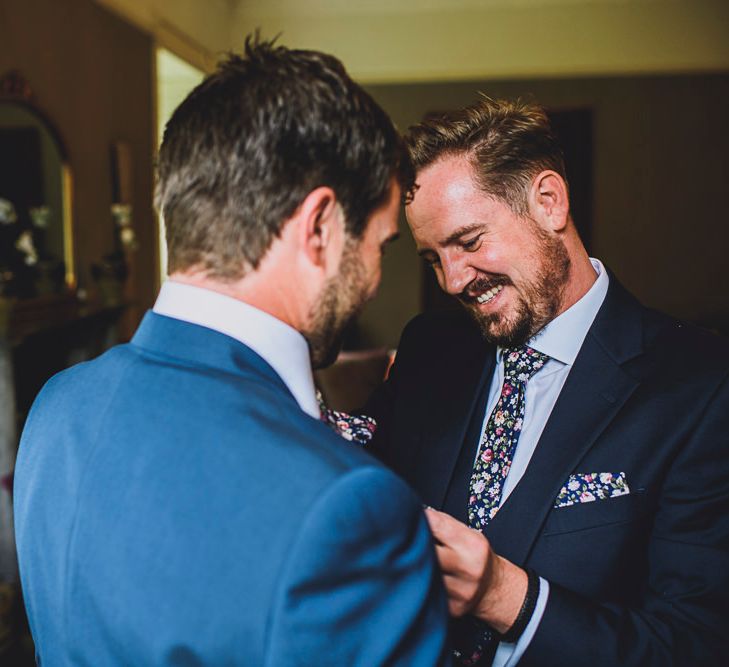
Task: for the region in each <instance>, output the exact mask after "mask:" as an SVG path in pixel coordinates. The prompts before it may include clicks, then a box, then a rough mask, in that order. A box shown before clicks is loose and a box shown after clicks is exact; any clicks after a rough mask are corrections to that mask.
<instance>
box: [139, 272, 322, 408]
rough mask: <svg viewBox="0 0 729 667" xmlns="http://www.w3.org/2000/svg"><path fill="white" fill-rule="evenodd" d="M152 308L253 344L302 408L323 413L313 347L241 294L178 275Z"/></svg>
mask: <svg viewBox="0 0 729 667" xmlns="http://www.w3.org/2000/svg"><path fill="white" fill-rule="evenodd" d="M153 310H154V312H155V313H157V314H158V315H165V316H167V317H173V318H175V319H177V320H182V321H184V322H189V323H190V324H197V325H200V326H203V327H207V328H208V329H213V330H214V331H218V332H220V333H223V334H226V335H227V336H230V337H231V338H235V339H236V340H237V341H239V342H241V343H243V344H244V345H246V346H248V347H249V348H251V349H252V350H253V351H254V352H255V353H256V354H258V355H259V356H260V357H262V358H263V359H264V360H265V361H266V362H268V364H269V365H270V366H271V367H272V368H273V370H275V371H276V373H278V375H279V377H280V378H281V379H282V380H283V382H284V384H285V385H286V386H287V387H288V389H289V391H290V392H291V393H292V394H293V396H294V398H295V399H296V402H297V403H298V404H299V406H300V407H301V409H302V410H303V411H304V412H306V413H307V414H309V415H311V416H312V417H314V418H315V419H318V418H319V416H320V412H319V406H318V404H317V402H316V393H315V389H314V376H313V373H312V370H311V359H310V356H309V346H308V344H307V342H306V339H305V338H304V337H303V336H302V335H301V334H300V333H299V332H298V331H296V329H294V328H292V327H290V326H289V325H288V324H285V323H284V322H282V321H281V320H279V319H277V318H275V317H273V316H272V315H269V314H268V313H266V312H264V311H262V310H259V309H258V308H255V307H253V306H251V305H249V304H247V303H244V302H242V301H239V300H238V299H234V298H232V297H229V296H226V295H224V294H220V293H219V292H214V291H212V290H209V289H204V288H202V287H194V286H193V285H186V284H183V283H178V282H175V281H174V280H167V281H165V282H164V283H163V285H162V288H161V289H160V292H159V296H158V297H157V301H156V302H155V304H154V308H153Z"/></svg>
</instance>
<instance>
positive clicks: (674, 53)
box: [97, 0, 729, 83]
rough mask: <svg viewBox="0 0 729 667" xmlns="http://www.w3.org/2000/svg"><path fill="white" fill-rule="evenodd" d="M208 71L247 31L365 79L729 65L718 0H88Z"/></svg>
mask: <svg viewBox="0 0 729 667" xmlns="http://www.w3.org/2000/svg"><path fill="white" fill-rule="evenodd" d="M97 2H99V3H100V4H103V5H104V6H107V7H110V8H112V9H113V10H114V11H116V12H119V13H120V14H121V15H124V16H127V17H128V18H129V20H131V21H133V22H135V23H136V24H137V25H139V26H141V27H143V28H144V29H145V30H147V31H149V32H150V33H151V34H154V35H155V36H156V37H157V39H158V40H160V43H161V44H162V45H163V46H165V47H167V48H169V49H171V50H172V51H175V52H176V53H178V54H179V55H181V56H182V57H184V58H186V59H187V60H188V61H189V62H191V63H193V64H195V65H197V66H198V67H201V68H203V69H206V68H207V69H209V67H210V66H211V64H212V62H214V60H215V59H216V55H217V54H219V53H220V52H221V51H224V50H226V49H230V48H240V47H241V45H242V43H243V37H244V36H245V35H246V34H248V33H250V32H251V31H253V30H254V29H255V28H261V30H262V32H263V34H264V35H265V36H268V37H272V36H274V35H277V34H279V33H281V34H282V41H283V43H285V44H287V45H290V46H297V47H304V48H314V49H319V50H323V51H328V52H331V53H333V54H335V55H336V56H338V57H339V58H340V59H342V61H343V62H344V64H345V65H346V66H347V68H348V69H349V71H350V72H351V73H352V74H353V76H354V77H355V78H357V79H358V80H360V81H365V82H368V83H375V82H379V83H383V82H407V81H434V80H462V79H475V80H478V79H490V78H505V79H510V78H515V77H518V78H524V77H535V76H551V77H557V76H591V75H595V74H601V75H606V74H639V73H643V74H646V73H659V72H671V73H674V72H706V71H717V70H719V71H720V70H724V71H725V70H727V69H729V3H727V2H726V0H367V2H351V0H306V2H302V1H301V0H207V1H206V2H199V1H196V0H97Z"/></svg>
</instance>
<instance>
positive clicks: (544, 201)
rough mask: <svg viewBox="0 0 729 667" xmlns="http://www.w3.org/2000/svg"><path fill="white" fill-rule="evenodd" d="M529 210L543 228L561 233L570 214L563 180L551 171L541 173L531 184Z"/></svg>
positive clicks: (565, 185)
mask: <svg viewBox="0 0 729 667" xmlns="http://www.w3.org/2000/svg"><path fill="white" fill-rule="evenodd" d="M529 209H530V211H531V212H532V215H533V216H534V218H535V219H536V220H537V222H539V223H540V224H541V225H542V226H543V227H544V228H546V229H551V230H552V231H555V232H559V231H563V230H564V228H565V227H566V226H567V221H568V219H569V212H570V202H569V194H568V192H567V184H566V183H565V182H564V179H563V178H562V177H561V176H560V175H559V174H558V173H557V172H556V171H552V170H546V171H543V172H541V173H540V174H539V175H538V176H537V177H536V178H535V179H534V181H533V182H532V187H531V190H530V192H529Z"/></svg>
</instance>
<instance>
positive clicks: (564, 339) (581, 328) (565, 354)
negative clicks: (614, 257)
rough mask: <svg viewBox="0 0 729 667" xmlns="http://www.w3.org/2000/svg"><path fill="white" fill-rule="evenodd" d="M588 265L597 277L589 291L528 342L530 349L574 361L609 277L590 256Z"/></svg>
mask: <svg viewBox="0 0 729 667" xmlns="http://www.w3.org/2000/svg"><path fill="white" fill-rule="evenodd" d="M590 262H592V266H593V268H594V269H595V273H596V274H597V278H596V279H595V282H594V283H592V286H591V287H590V289H589V290H587V292H586V293H585V294H584V296H583V297H582V298H581V299H580V300H579V301H577V302H576V303H574V304H573V305H572V306H570V307H569V308H568V309H567V310H565V311H564V312H563V313H561V314H560V315H558V316H557V317H555V318H554V319H553V320H552V321H551V322H549V323H548V324H547V325H546V326H545V327H544V328H543V329H542V330H541V331H539V332H538V333H537V334H536V335H535V336H533V337H532V338H531V339H530V340H529V341H528V343H527V344H528V345H529V347H532V348H534V349H535V350H537V351H539V352H543V353H544V354H546V355H547V356H549V357H550V358H551V359H556V360H557V361H560V362H562V363H563V364H567V365H572V364H573V363H574V362H575V359H576V358H577V354H578V353H579V351H580V348H581V347H582V343H583V342H584V340H585V336H587V332H588V331H589V329H590V327H591V326H592V322H593V320H594V319H595V317H596V315H597V312H598V311H599V310H600V306H602V302H603V301H604V300H605V295H606V294H607V290H608V283H609V279H608V274H607V271H606V270H605V267H604V266H603V264H602V262H601V261H600V260H599V259H594V258H592V257H591V258H590ZM502 352H503V349H502V348H499V349H498V351H497V360H498V361H499V362H500V361H501V357H502Z"/></svg>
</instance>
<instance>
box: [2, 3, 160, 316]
mask: <svg viewBox="0 0 729 667" xmlns="http://www.w3.org/2000/svg"><path fill="white" fill-rule="evenodd" d="M0 44H2V48H0V75H1V74H2V73H5V72H6V71H8V70H10V69H18V70H20V71H21V73H22V74H23V75H24V76H25V78H26V79H27V80H28V82H29V83H30V86H31V87H32V89H33V92H34V94H35V98H36V102H37V104H38V105H39V106H40V107H41V108H42V109H43V111H44V112H45V113H46V114H47V115H48V116H49V117H50V118H51V119H52V120H53V122H54V123H55V124H56V126H57V128H58V130H59V133H60V135H61V137H62V139H63V141H64V142H65V144H66V149H67V151H68V156H69V162H70V165H71V169H72V172H73V179H74V182H73V217H74V245H75V256H76V266H77V272H78V276H79V283H80V285H81V286H82V287H86V288H88V289H89V290H91V291H93V289H94V284H93V281H92V280H91V278H90V273H89V269H90V265H91V264H92V263H93V262H97V261H98V260H99V259H101V257H102V256H103V255H104V254H106V253H108V252H110V251H111V250H112V249H113V226H112V221H111V217H110V212H109V207H110V205H111V199H112V195H111V175H110V146H111V143H112V142H113V141H119V140H121V141H125V142H127V143H128V144H129V145H130V147H131V152H132V162H133V179H134V180H133V204H134V227H135V230H136V233H137V237H138V240H139V250H138V251H137V253H136V257H135V260H136V265H137V271H138V279H137V280H136V284H135V286H134V293H133V294H132V297H133V299H134V301H135V304H134V309H133V312H132V317H131V319H132V320H136V319H137V318H138V317H139V315H140V313H141V312H142V310H143V309H144V308H146V307H148V306H149V305H150V304H151V302H152V299H153V297H154V293H155V289H156V286H155V280H154V276H155V264H156V238H155V234H156V222H155V218H154V213H153V210H152V206H151V202H152V187H153V185H152V159H153V158H152V156H153V154H154V144H153V139H154V134H155V130H154V126H153V120H154V112H153V109H154V107H153V96H152V93H153V78H152V75H153V60H152V58H153V44H152V40H151V38H150V37H149V36H148V35H147V34H145V33H143V32H141V31H140V30H138V29H137V28H134V27H132V26H130V25H129V24H127V23H125V22H124V21H122V20H121V19H119V18H117V17H116V16H115V15H113V14H111V13H110V12H108V11H106V10H105V9H103V8H101V7H99V6H98V5H97V4H96V3H94V2H92V1H91V0H63V2H58V1H57V0H3V2H2V3H1V4H0ZM131 324H133V322H130V323H129V325H130V326H131Z"/></svg>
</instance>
